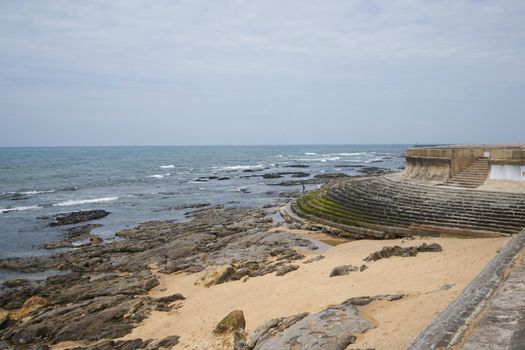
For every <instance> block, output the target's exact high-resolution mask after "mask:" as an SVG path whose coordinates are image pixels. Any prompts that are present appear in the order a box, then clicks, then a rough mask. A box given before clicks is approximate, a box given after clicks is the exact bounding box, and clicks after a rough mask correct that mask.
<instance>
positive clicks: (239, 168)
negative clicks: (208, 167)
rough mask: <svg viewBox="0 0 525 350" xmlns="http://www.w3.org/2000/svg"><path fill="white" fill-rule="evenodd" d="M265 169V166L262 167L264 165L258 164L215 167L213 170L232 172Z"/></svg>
mask: <svg viewBox="0 0 525 350" xmlns="http://www.w3.org/2000/svg"><path fill="white" fill-rule="evenodd" d="M263 167H264V165H262V164H257V165H231V166H223V167H217V166H214V167H213V169H217V170H229V171H232V170H246V169H261V168H263Z"/></svg>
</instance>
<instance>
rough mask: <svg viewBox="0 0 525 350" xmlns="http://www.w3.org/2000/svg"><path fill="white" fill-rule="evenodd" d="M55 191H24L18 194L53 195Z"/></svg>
mask: <svg viewBox="0 0 525 350" xmlns="http://www.w3.org/2000/svg"><path fill="white" fill-rule="evenodd" d="M54 192H56V191H54V190H49V191H36V190H35V191H25V192H20V194H25V195H36V194H43V193H54Z"/></svg>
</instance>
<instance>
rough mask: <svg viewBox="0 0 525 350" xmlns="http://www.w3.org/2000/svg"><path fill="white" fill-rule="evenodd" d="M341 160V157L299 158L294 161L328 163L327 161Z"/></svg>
mask: <svg viewBox="0 0 525 350" xmlns="http://www.w3.org/2000/svg"><path fill="white" fill-rule="evenodd" d="M339 159H341V157H324V158H297V159H294V160H296V161H298V162H323V163H324V162H327V161H336V160H339Z"/></svg>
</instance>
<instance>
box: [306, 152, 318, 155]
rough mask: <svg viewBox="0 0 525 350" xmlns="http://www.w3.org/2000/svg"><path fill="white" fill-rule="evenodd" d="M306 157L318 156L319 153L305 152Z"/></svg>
mask: <svg viewBox="0 0 525 350" xmlns="http://www.w3.org/2000/svg"><path fill="white" fill-rule="evenodd" d="M304 155H305V156H316V155H317V153H315V152H305V153H304Z"/></svg>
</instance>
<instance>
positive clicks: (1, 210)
mask: <svg viewBox="0 0 525 350" xmlns="http://www.w3.org/2000/svg"><path fill="white" fill-rule="evenodd" d="M39 208H41V207H40V206H38V205H29V206H26V207H13V208H0V213H9V212H11V211H26V210H32V209H39Z"/></svg>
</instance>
